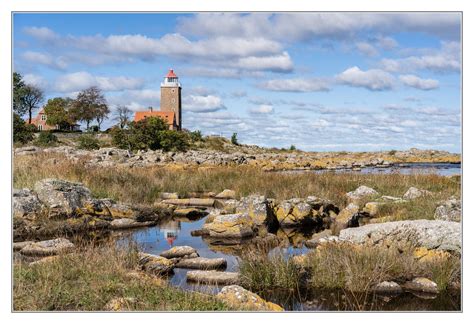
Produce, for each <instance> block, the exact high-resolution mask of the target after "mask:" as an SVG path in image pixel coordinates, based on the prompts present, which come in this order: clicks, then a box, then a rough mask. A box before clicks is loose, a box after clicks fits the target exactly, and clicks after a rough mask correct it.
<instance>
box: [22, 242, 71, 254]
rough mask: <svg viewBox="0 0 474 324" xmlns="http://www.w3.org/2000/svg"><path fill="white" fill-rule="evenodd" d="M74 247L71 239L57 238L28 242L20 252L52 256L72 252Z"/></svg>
mask: <svg viewBox="0 0 474 324" xmlns="http://www.w3.org/2000/svg"><path fill="white" fill-rule="evenodd" d="M73 249H74V244H73V243H71V242H70V241H69V240H67V239H65V238H57V239H54V240H47V241H40V242H35V243H31V244H28V245H26V246H25V247H23V248H22V249H21V250H20V253H21V254H23V255H29V256H50V255H57V254H60V253H67V252H71V251H72V250H73Z"/></svg>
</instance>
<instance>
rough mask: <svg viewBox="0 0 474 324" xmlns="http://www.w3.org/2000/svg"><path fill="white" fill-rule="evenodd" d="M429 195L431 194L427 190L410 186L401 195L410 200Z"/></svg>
mask: <svg viewBox="0 0 474 324" xmlns="http://www.w3.org/2000/svg"><path fill="white" fill-rule="evenodd" d="M429 195H431V192H430V191H428V190H424V189H418V188H416V187H410V188H409V189H408V190H407V192H405V194H404V195H403V199H406V200H412V199H416V198H420V197H423V196H429Z"/></svg>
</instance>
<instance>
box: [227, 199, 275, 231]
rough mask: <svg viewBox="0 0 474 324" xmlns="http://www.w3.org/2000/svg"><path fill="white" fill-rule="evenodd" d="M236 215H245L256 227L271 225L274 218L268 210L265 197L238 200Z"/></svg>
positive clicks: (267, 202)
mask: <svg viewBox="0 0 474 324" xmlns="http://www.w3.org/2000/svg"><path fill="white" fill-rule="evenodd" d="M235 211H236V213H246V214H248V215H249V216H250V218H251V219H252V222H253V223H254V224H255V225H257V226H260V225H264V224H267V225H273V224H275V223H276V218H275V216H274V215H273V212H272V210H271V208H270V205H269V201H268V200H267V198H266V197H265V196H258V195H250V196H247V197H243V198H242V199H240V201H239V203H238V204H237V207H236V210H235Z"/></svg>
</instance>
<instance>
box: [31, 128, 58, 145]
mask: <svg viewBox="0 0 474 324" xmlns="http://www.w3.org/2000/svg"><path fill="white" fill-rule="evenodd" d="M57 142H58V138H57V137H56V136H55V135H54V134H53V132H51V131H44V132H40V134H39V136H38V138H37V139H36V141H35V145H38V146H52V145H55V144H56V143H57Z"/></svg>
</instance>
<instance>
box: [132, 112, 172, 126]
mask: <svg viewBox="0 0 474 324" xmlns="http://www.w3.org/2000/svg"><path fill="white" fill-rule="evenodd" d="M146 117H160V118H161V119H164V120H165V121H166V123H167V124H168V125H172V124H174V120H175V117H174V112H172V111H137V112H136V113H135V118H134V121H136V122H137V121H140V120H142V119H145V118H146Z"/></svg>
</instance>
